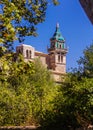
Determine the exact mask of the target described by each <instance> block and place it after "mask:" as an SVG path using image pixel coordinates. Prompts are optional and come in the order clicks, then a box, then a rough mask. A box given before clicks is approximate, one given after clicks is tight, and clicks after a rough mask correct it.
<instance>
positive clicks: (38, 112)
mask: <svg viewBox="0 0 93 130" xmlns="http://www.w3.org/2000/svg"><path fill="white" fill-rule="evenodd" d="M1 59H2V60H1V61H2V62H1V63H2V64H1V72H0V74H1V76H0V125H3V126H4V125H32V124H38V123H40V122H41V120H42V119H43V118H44V117H43V115H44V113H45V112H46V110H52V109H53V103H52V101H53V99H54V97H55V95H56V93H57V88H56V86H55V84H54V82H53V79H52V77H51V76H50V73H49V72H48V70H47V69H46V68H45V67H44V66H43V65H42V64H41V62H40V60H39V59H37V60H35V61H34V63H32V62H27V63H26V62H24V60H23V58H22V56H19V57H18V58H17V60H16V61H15V62H14V61H13V60H14V54H13V55H7V56H4V57H2V58H1ZM54 88H55V90H54ZM53 91H54V92H53Z"/></svg>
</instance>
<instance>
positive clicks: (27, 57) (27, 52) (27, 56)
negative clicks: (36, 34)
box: [26, 50, 28, 58]
mask: <svg viewBox="0 0 93 130" xmlns="http://www.w3.org/2000/svg"><path fill="white" fill-rule="evenodd" d="M26 58H28V50H26Z"/></svg>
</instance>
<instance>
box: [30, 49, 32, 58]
mask: <svg viewBox="0 0 93 130" xmlns="http://www.w3.org/2000/svg"><path fill="white" fill-rule="evenodd" d="M31 55H32V52H31V50H30V51H29V58H30V59H31V57H32V56H31Z"/></svg>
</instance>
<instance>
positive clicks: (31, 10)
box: [0, 0, 58, 51]
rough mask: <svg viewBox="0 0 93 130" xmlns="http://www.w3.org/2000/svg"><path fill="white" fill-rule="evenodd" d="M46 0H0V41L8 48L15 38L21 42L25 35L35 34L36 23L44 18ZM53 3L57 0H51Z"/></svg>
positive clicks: (9, 48)
mask: <svg viewBox="0 0 93 130" xmlns="http://www.w3.org/2000/svg"><path fill="white" fill-rule="evenodd" d="M47 3H48V0H22V1H21V0H1V1H0V43H1V44H3V45H4V46H5V47H6V48H8V50H9V51H10V50H11V49H12V47H13V46H12V44H13V42H14V41H15V40H19V42H23V40H24V38H25V36H31V35H33V36H37V33H36V25H37V24H38V23H42V22H43V21H44V20H45V14H46V9H47ZM53 3H54V4H55V5H57V4H58V2H57V0H53Z"/></svg>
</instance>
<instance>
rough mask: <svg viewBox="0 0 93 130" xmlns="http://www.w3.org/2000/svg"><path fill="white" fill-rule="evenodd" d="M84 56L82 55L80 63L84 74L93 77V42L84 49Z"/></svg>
mask: <svg viewBox="0 0 93 130" xmlns="http://www.w3.org/2000/svg"><path fill="white" fill-rule="evenodd" d="M83 54H84V56H83V57H80V59H79V61H78V64H79V65H80V66H81V68H82V71H83V76H87V77H93V44H91V45H90V46H89V47H87V48H86V49H85V50H84V51H83Z"/></svg>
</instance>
